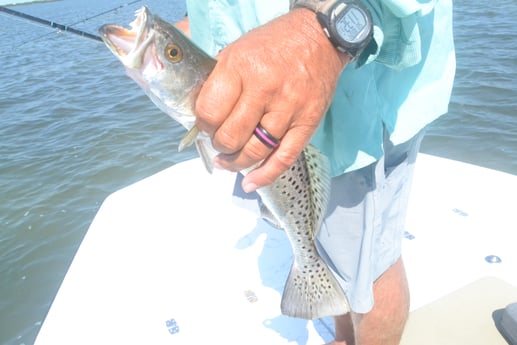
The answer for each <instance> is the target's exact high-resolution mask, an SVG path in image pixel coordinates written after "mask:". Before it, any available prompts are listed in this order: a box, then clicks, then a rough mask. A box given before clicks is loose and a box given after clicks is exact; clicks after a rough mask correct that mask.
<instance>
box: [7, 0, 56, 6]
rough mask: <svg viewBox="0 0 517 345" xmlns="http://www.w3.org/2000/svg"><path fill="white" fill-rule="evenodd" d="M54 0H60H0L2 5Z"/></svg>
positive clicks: (50, 0)
mask: <svg viewBox="0 0 517 345" xmlns="http://www.w3.org/2000/svg"><path fill="white" fill-rule="evenodd" d="M54 1H59V0H28V1H23V0H4V1H2V0H0V6H19V5H30V4H34V3H37V2H54Z"/></svg>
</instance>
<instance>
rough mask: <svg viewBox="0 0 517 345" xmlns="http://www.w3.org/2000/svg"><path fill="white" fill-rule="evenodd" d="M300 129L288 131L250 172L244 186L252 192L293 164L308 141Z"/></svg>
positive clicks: (272, 180)
mask: <svg viewBox="0 0 517 345" xmlns="http://www.w3.org/2000/svg"><path fill="white" fill-rule="evenodd" d="M303 137H305V136H304V135H303V134H300V132H299V131H296V130H291V131H289V132H287V133H286V135H285V136H284V138H283V139H282V142H281V143H280V146H279V147H278V148H277V149H276V150H275V151H274V152H273V153H272V154H271V155H270V156H269V157H268V158H267V159H266V160H265V161H264V162H263V163H262V164H261V165H260V166H259V167H258V168H256V169H254V170H252V171H251V172H249V173H248V174H247V175H246V176H245V177H244V179H243V181H242V188H243V190H244V191H245V192H247V193H250V192H253V191H255V190H256V189H258V188H260V187H263V186H267V185H270V184H271V183H273V182H274V181H275V180H276V179H277V178H278V177H279V176H280V175H281V174H282V173H283V172H284V171H286V170H287V169H288V168H289V167H290V166H291V165H293V164H294V163H295V162H296V160H297V159H298V156H299V155H300V154H301V152H302V150H303V148H304V147H305V146H306V145H307V143H308V142H305V140H304V139H302V138H303Z"/></svg>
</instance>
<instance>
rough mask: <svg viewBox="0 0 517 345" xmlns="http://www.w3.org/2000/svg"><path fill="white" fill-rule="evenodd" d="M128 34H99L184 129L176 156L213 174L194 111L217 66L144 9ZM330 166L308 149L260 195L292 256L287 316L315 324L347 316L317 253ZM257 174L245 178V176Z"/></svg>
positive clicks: (115, 30)
mask: <svg viewBox="0 0 517 345" xmlns="http://www.w3.org/2000/svg"><path fill="white" fill-rule="evenodd" d="M129 27H130V28H125V27H123V26H119V25H116V24H106V25H103V26H102V27H101V28H100V29H99V33H100V35H101V38H102V40H103V41H104V42H105V44H106V46H107V47H108V48H109V49H110V50H111V52H112V53H113V54H114V55H115V56H116V57H117V58H118V59H119V60H120V62H121V63H122V64H123V65H124V67H125V70H126V73H127V75H128V76H129V77H130V78H132V79H133V80H134V81H135V82H136V83H137V84H138V85H139V86H140V87H141V88H142V89H143V90H144V92H145V93H146V94H147V95H148V97H149V98H150V99H151V100H152V101H153V103H154V104H155V105H156V106H157V107H158V108H159V109H161V110H162V111H163V112H165V113H166V114H168V115H169V116H170V117H172V118H173V119H174V120H176V121H178V122H179V123H180V124H181V125H183V126H184V127H185V128H186V129H187V134H186V136H185V137H184V138H183V139H182V140H181V142H180V144H179V149H180V150H181V149H183V148H184V147H186V146H189V145H190V144H192V143H195V145H196V148H197V150H198V152H199V155H200V157H201V159H202V160H203V162H204V164H205V167H206V169H207V170H208V171H209V172H211V171H212V169H213V164H212V162H213V158H214V157H215V156H216V155H217V154H218V152H217V151H216V150H215V149H214V148H213V146H212V143H211V138H210V137H209V136H208V135H206V134H205V133H203V132H201V131H199V130H198V129H197V127H196V126H195V119H196V116H195V111H194V109H195V101H196V98H197V96H198V94H199V91H200V89H201V87H202V85H203V83H204V81H205V80H206V79H207V78H208V76H209V75H210V72H211V71H212V70H213V68H214V67H215V65H216V63H217V61H216V60H215V59H214V58H212V57H211V56H210V55H208V54H207V53H205V52H204V51H203V50H202V49H200V48H199V47H197V46H196V45H195V44H194V43H193V42H192V41H191V40H190V39H189V38H188V37H186V36H185V35H184V34H183V33H182V32H181V31H180V30H179V29H178V28H176V27H175V26H174V25H173V24H170V23H168V22H166V21H165V20H162V19H161V18H160V17H159V16H157V15H154V14H152V13H151V12H150V10H149V9H148V8H147V7H145V6H144V7H142V8H141V9H139V10H138V11H137V12H136V14H135V19H134V21H132V22H131V23H130V24H129ZM329 166H330V164H329V161H328V158H327V157H326V156H325V155H323V154H322V153H321V152H320V151H319V150H318V149H316V148H315V147H313V146H311V145H308V146H307V147H306V148H304V150H303V152H302V153H301V154H300V156H299V157H298V159H297V160H296V162H295V163H294V164H293V165H292V166H291V167H290V168H288V169H287V170H286V171H285V172H284V173H283V174H282V175H281V176H280V177H278V178H277V179H276V180H275V181H274V182H273V183H272V184H271V185H269V186H265V187H261V188H259V189H258V190H257V193H258V194H259V195H260V198H261V201H262V203H263V204H264V205H265V207H266V208H267V210H268V211H269V214H270V215H271V216H272V217H273V218H274V219H273V220H274V224H278V225H279V226H280V227H281V228H282V229H283V230H284V231H285V233H286V235H287V238H288V239H289V242H290V244H291V247H292V251H293V263H292V266H291V270H290V272H289V274H288V277H287V280H286V283H285V286H284V291H283V294H282V300H281V303H280V309H281V312H282V314H284V315H286V316H290V317H295V318H303V319H308V320H312V319H317V318H322V317H326V316H335V315H342V314H345V313H347V312H348V311H349V310H350V309H349V305H348V301H347V298H346V295H345V293H344V291H343V289H342V288H341V286H340V285H339V283H338V282H337V279H336V278H335V276H334V275H333V273H332V272H331V270H330V269H329V267H328V266H327V264H326V263H325V261H324V260H323V259H322V257H321V256H320V255H319V253H318V250H317V248H316V245H315V238H316V235H317V233H318V231H320V229H321V226H322V223H323V219H324V216H325V213H326V210H327V206H328V200H329V196H330V181H331V177H330V173H329V171H330V167H329ZM253 168H254V167H250V168H248V169H245V170H243V171H241V172H242V173H243V174H247V173H248V172H249V171H251V170H252V169H253Z"/></svg>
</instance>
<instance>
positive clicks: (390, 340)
mask: <svg viewBox="0 0 517 345" xmlns="http://www.w3.org/2000/svg"><path fill="white" fill-rule="evenodd" d="M374 296H375V305H374V307H373V309H372V311H371V312H369V313H368V314H354V315H353V317H352V318H353V321H354V330H355V336H356V344H357V345H381V344H382V345H398V344H399V343H400V339H401V337H402V332H403V331H404V326H405V324H406V321H407V318H408V315H409V288H408V283H407V279H406V272H405V269H404V264H403V262H402V258H400V259H399V260H398V261H397V262H396V263H395V264H394V265H393V266H391V267H390V268H389V269H388V270H387V271H386V272H385V273H384V274H383V275H382V276H381V277H380V278H379V279H377V281H376V282H375V284H374Z"/></svg>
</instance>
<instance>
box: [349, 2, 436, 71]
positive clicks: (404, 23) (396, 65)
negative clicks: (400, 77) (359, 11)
mask: <svg viewBox="0 0 517 345" xmlns="http://www.w3.org/2000/svg"><path fill="white" fill-rule="evenodd" d="M435 3H436V0H430V1H427V2H426V1H418V0H363V4H364V5H365V6H366V7H367V8H368V9H369V10H370V13H371V14H372V18H373V22H374V28H373V40H372V42H371V43H370V45H369V46H368V47H367V49H365V51H364V52H363V54H362V55H361V56H360V57H359V59H358V67H359V66H362V65H364V64H368V63H371V62H373V61H376V62H378V63H381V64H384V65H386V66H387V67H389V68H392V69H395V70H402V69H404V68H408V67H411V66H414V65H416V64H418V63H419V62H420V61H421V59H422V55H421V35H420V30H421V29H422V28H420V27H419V24H418V22H419V21H418V18H419V17H420V16H425V15H429V14H430V13H431V12H432V10H433V8H434V5H435Z"/></svg>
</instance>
